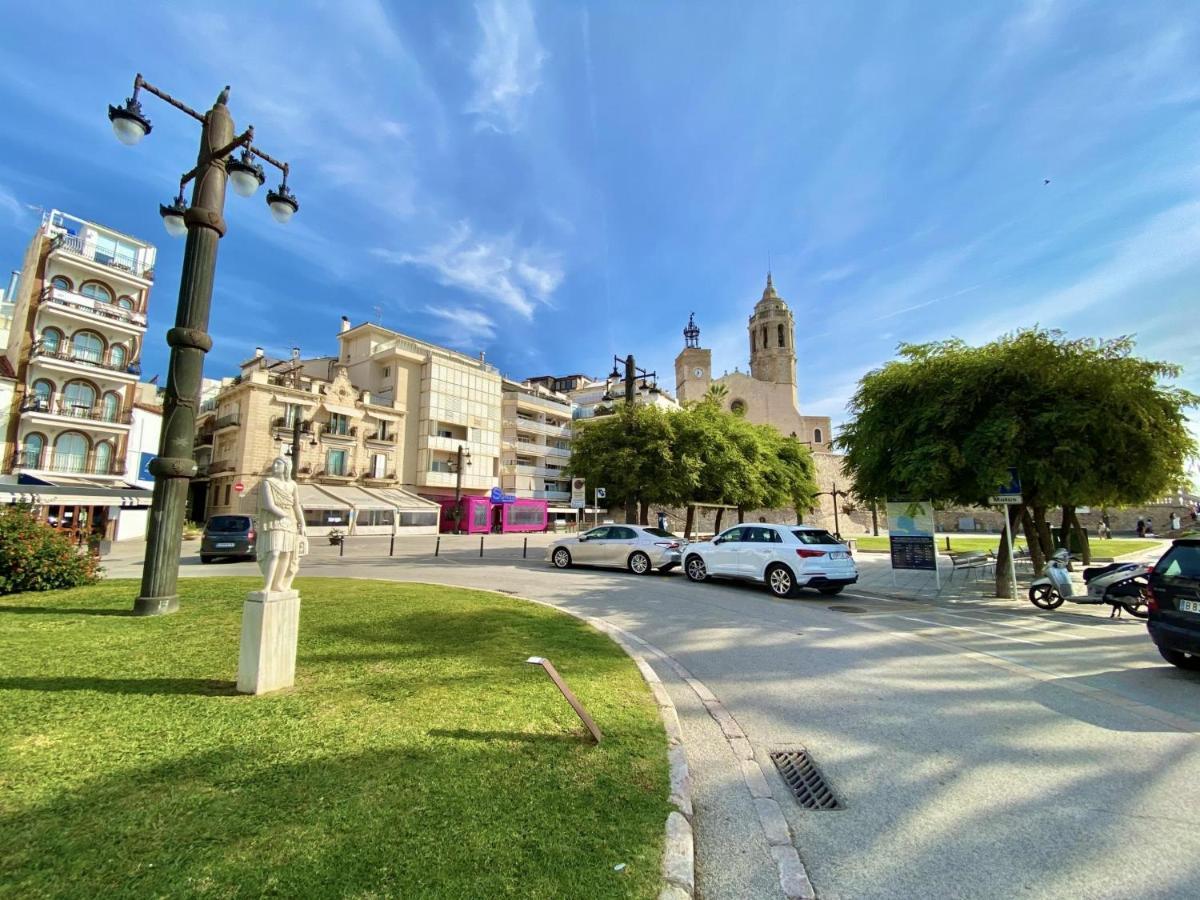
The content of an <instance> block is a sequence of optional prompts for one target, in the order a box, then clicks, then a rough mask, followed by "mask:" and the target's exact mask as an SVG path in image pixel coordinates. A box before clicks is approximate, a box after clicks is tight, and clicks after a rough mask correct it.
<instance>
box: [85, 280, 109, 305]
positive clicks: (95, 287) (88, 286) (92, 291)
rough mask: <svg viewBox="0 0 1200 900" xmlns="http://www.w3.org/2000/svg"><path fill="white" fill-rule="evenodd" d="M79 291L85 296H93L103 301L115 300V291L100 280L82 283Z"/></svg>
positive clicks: (94, 298)
mask: <svg viewBox="0 0 1200 900" xmlns="http://www.w3.org/2000/svg"><path fill="white" fill-rule="evenodd" d="M79 293H81V294H83V296H85V297H91V298H92V299H93V300H99V301H100V302H101V303H112V302H113V292H112V291H110V290H109V289H108V288H107V287H106V286H105V285H103V284H101V283H100V282H98V281H88V282H85V283H83V284H81V285H80V286H79Z"/></svg>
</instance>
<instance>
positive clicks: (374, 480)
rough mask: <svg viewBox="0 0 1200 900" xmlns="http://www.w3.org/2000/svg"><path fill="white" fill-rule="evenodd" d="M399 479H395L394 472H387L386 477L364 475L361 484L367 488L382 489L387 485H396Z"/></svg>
mask: <svg viewBox="0 0 1200 900" xmlns="http://www.w3.org/2000/svg"><path fill="white" fill-rule="evenodd" d="M399 480H400V479H398V478H397V477H396V473H395V472H389V473H388V474H387V475H364V476H363V477H362V483H363V484H365V485H368V486H371V485H374V486H376V487H383V486H385V485H389V484H396V482H398V481H399Z"/></svg>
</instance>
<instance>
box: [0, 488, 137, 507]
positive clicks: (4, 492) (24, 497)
mask: <svg viewBox="0 0 1200 900" xmlns="http://www.w3.org/2000/svg"><path fill="white" fill-rule="evenodd" d="M152 496H153V494H152V493H151V492H150V491H147V490H143V489H142V488H139V487H133V486H132V485H128V484H121V485H114V486H109V487H94V486H92V485H90V484H86V483H85V484H0V503H3V504H12V503H29V504H32V505H35V506H48V505H53V506H125V507H148V506H149V505H150V498H151V497H152Z"/></svg>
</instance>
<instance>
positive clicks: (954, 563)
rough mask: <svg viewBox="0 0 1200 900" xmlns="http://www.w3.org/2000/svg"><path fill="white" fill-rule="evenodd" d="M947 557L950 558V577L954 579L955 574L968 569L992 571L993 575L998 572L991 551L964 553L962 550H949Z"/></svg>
mask: <svg viewBox="0 0 1200 900" xmlns="http://www.w3.org/2000/svg"><path fill="white" fill-rule="evenodd" d="M946 555H947V556H948V557H950V564H951V570H950V577H951V578H953V577H954V573H955V572H958V571H960V570H966V569H985V570H986V569H991V570H992V574H993V575H994V574H995V571H996V558H995V557H994V556H992V553H991V551H990V550H988V551H985V552H982V553H981V552H979V551H978V550H973V551H968V552H964V551H961V550H948V551H946Z"/></svg>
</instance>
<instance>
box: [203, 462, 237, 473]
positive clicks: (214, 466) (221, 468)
mask: <svg viewBox="0 0 1200 900" xmlns="http://www.w3.org/2000/svg"><path fill="white" fill-rule="evenodd" d="M233 469H234V466H233V460H231V459H218V460H215V461H213V462H211V463H209V464H208V474H209V475H220V474H221V473H222V472H232V471H233Z"/></svg>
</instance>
